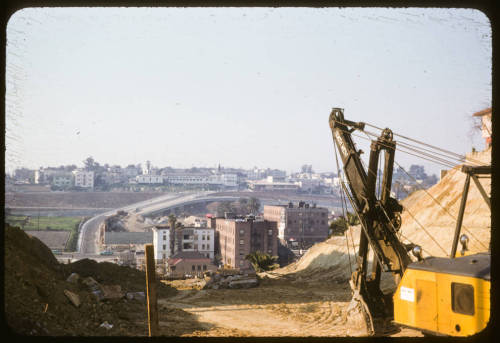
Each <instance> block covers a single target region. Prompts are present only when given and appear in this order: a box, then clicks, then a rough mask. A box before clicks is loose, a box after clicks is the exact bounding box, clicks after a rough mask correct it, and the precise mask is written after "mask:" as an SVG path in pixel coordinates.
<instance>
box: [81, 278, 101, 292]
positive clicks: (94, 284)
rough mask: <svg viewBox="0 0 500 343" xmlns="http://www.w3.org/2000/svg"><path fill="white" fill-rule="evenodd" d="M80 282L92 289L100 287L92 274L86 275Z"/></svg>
mask: <svg viewBox="0 0 500 343" xmlns="http://www.w3.org/2000/svg"><path fill="white" fill-rule="evenodd" d="M82 283H83V284H84V285H85V286H87V287H88V288H90V289H91V290H93V291H96V290H98V289H100V286H101V285H100V284H99V282H97V281H96V280H94V278H93V277H92V276H89V277H86V278H85V279H83V280H82Z"/></svg>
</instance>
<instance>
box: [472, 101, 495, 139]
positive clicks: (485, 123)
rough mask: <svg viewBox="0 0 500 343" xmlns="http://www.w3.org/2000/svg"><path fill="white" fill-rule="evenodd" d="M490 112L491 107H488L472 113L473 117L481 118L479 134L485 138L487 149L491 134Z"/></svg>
mask: <svg viewBox="0 0 500 343" xmlns="http://www.w3.org/2000/svg"><path fill="white" fill-rule="evenodd" d="M491 114H492V109H491V107H490V108H487V109H484V110H482V111H479V112H476V113H474V114H473V115H472V116H473V117H480V118H481V136H482V137H483V138H484V139H485V144H486V149H488V148H489V147H490V146H491V136H492V135H491V133H492V128H491Z"/></svg>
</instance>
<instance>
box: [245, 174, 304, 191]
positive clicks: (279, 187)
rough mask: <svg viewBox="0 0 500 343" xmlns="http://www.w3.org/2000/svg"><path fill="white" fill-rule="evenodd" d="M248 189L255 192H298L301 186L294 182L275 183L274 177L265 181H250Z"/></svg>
mask: <svg viewBox="0 0 500 343" xmlns="http://www.w3.org/2000/svg"><path fill="white" fill-rule="evenodd" d="M248 187H249V188H250V189H251V190H253V191H293V192H297V191H298V190H299V188H300V186H299V185H298V184H296V183H293V182H275V181H274V178H273V177H270V178H269V179H265V180H258V181H248Z"/></svg>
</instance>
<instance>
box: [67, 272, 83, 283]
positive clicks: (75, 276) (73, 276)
mask: <svg viewBox="0 0 500 343" xmlns="http://www.w3.org/2000/svg"><path fill="white" fill-rule="evenodd" d="M79 279H80V275H78V274H77V273H71V275H70V276H68V278H67V279H66V281H67V282H69V283H74V284H76V283H78V280H79Z"/></svg>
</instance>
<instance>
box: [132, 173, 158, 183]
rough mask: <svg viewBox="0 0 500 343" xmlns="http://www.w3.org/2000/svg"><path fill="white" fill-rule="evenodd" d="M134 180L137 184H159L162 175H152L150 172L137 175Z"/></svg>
mask: <svg viewBox="0 0 500 343" xmlns="http://www.w3.org/2000/svg"><path fill="white" fill-rule="evenodd" d="M135 180H136V181H137V183H139V184H160V183H163V176H161V175H152V174H143V175H137V176H136V177H135Z"/></svg>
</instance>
